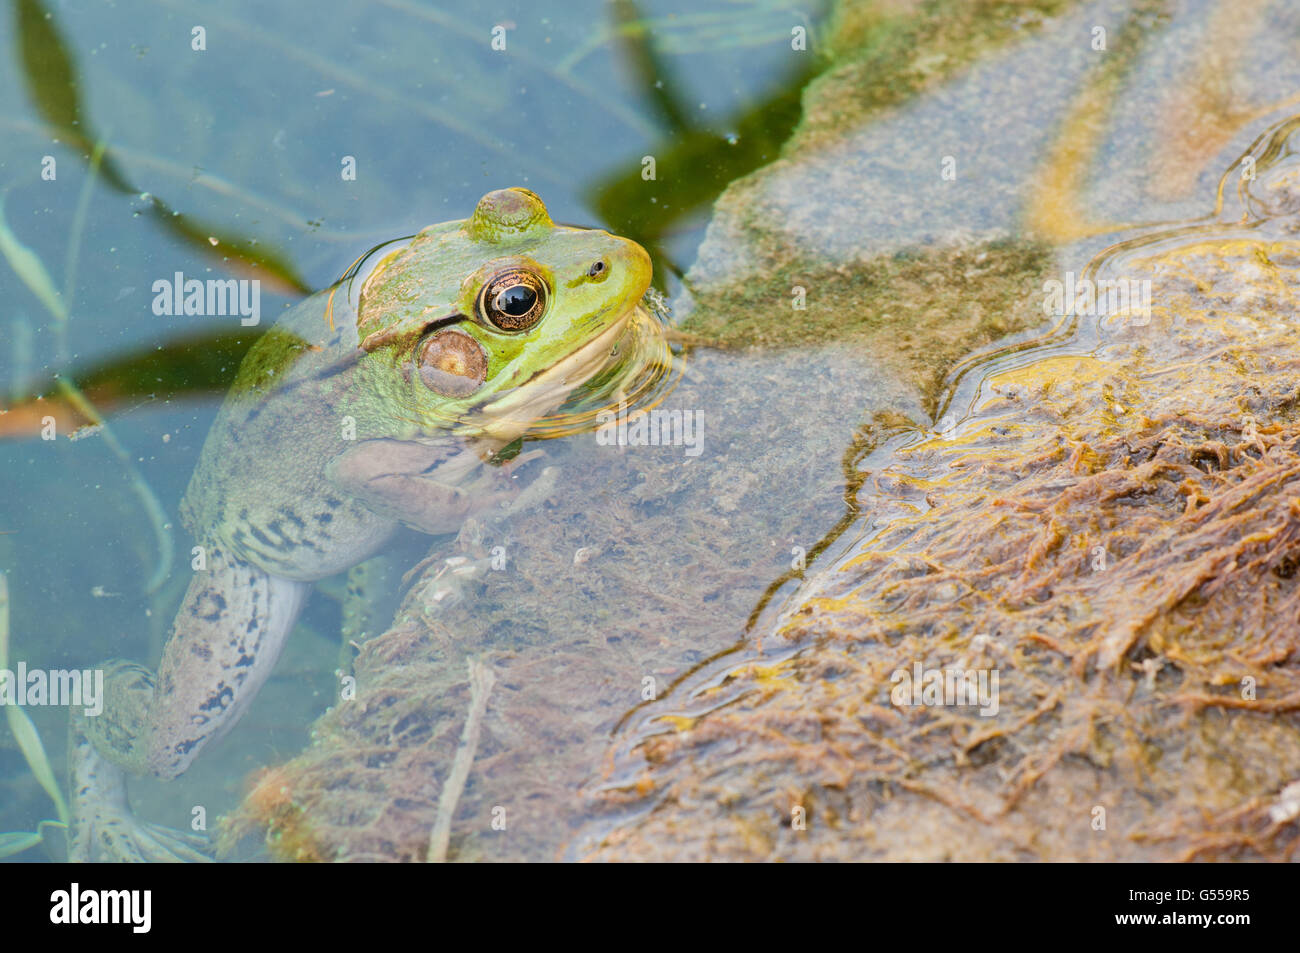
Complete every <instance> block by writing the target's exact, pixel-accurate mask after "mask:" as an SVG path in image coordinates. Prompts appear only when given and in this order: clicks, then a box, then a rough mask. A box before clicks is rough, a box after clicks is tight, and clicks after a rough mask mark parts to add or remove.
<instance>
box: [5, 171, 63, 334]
mask: <svg viewBox="0 0 1300 953" xmlns="http://www.w3.org/2000/svg"><path fill="white" fill-rule="evenodd" d="M0 255H4V257H5V260H6V261H8V262H9V267H10V268H12V269H13V270H14V272H15V274H17V275H18V277H19V278H21V279H22V282H23V284H25V285H26V286H27V287H28V288H30V289H31V291H32V294H34V295H36V297H37V298H39V299H40V301H41V304H43V305H45V307H46V308H48V309H49V311H50V313H51V314H52V315H54V317H55V318H57V319H58V320H59V321H60V322H63V321H67V320H68V309H67V307H66V305H65V304H64V302H63V299H62V298H60V297H59V292H58V291H57V290H55V287H54V282H53V281H52V280H51V278H50V273H49V272H48V271H46V270H45V265H44V264H43V263H42V262H41V259H40V256H39V255H37V254H36V252H34V251H32V250H31V249H30V248H28V247H27V246H26V245H24V244H23V243H22V242H21V241H19V240H18V236H17V235H15V234H14V233H13V232H12V231H10V229H9V223H8V222H7V221H6V220H5V209H4V196H3V195H0Z"/></svg>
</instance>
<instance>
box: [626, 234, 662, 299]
mask: <svg viewBox="0 0 1300 953" xmlns="http://www.w3.org/2000/svg"><path fill="white" fill-rule="evenodd" d="M620 241H621V243H620V245H619V258H620V261H619V264H620V265H621V266H622V267H623V268H626V269H627V272H628V274H627V279H626V281H625V285H626V286H627V287H628V288H629V289H630V290H631V295H630V297H635V298H638V299H639V298H640V297H641V296H642V295H643V294H645V293H646V289H647V288H649V287H650V279H651V278H652V277H653V276H654V265H653V264H652V263H651V261H650V253H649V252H647V251H646V250H645V249H644V248H642V247H641V246H640V245H638V244H637V243H636V242H634V241H632V240H631V239H630V238H624V239H621V240H620Z"/></svg>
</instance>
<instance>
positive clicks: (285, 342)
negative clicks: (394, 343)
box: [181, 291, 393, 580]
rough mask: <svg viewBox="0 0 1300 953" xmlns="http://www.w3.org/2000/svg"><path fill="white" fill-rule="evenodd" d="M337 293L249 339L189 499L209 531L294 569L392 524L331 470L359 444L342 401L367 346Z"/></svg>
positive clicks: (330, 558)
mask: <svg viewBox="0 0 1300 953" xmlns="http://www.w3.org/2000/svg"><path fill="white" fill-rule="evenodd" d="M337 297H338V298H341V297H342V295H339V296H337ZM329 302H330V292H329V291H323V292H320V293H318V294H316V295H313V296H312V297H310V298H308V299H307V300H305V301H302V302H300V303H299V304H298V305H296V306H295V307H294V308H292V309H291V310H290V311H289V312H288V313H287V314H285V316H284V317H283V318H281V319H280V320H279V321H278V322H277V323H276V324H275V325H274V326H273V327H272V328H271V329H270V330H268V331H267V332H266V333H265V334H264V335H263V336H262V337H261V338H260V339H259V340H258V341H257V343H256V344H254V345H253V347H252V348H251V349H250V350H249V352H248V354H247V355H246V356H245V358H244V361H243V363H242V364H241V365H240V367H239V371H238V373H237V375H236V377H235V383H234V384H233V386H232V387H231V389H230V393H229V395H228V396H227V397H226V400H225V403H223V404H222V407H221V410H220V411H219V413H218V415H217V419H216V421H215V422H214V424H213V426H212V430H211V432H210V433H209V434H208V438H207V441H206V442H205V443H204V445H203V451H202V453H201V455H200V458H199V464H198V466H197V467H196V468H195V472H194V476H193V478H192V479H191V480H190V485H189V489H188V490H187V491H186V494H185V499H184V501H183V502H182V504H181V515H182V518H183V520H184V522H185V524H186V525H187V526H188V527H189V528H190V530H191V531H192V532H193V533H194V535H195V537H196V539H197V540H198V541H199V542H200V543H204V542H207V543H216V544H220V545H224V546H225V547H227V548H228V549H229V550H230V551H231V552H233V553H234V554H235V555H237V556H238V557H239V558H241V559H243V560H245V561H247V562H251V563H253V564H255V565H258V566H260V567H261V568H263V569H265V570H266V571H267V572H270V573H273V574H275V575H279V576H283V577H285V578H289V579H303V580H311V579H319V578H322V577H324V576H328V575H332V574H333V573H335V572H339V571H342V570H343V569H346V568H347V567H348V566H351V565H353V564H354V563H356V562H357V561H358V557H357V553H358V552H359V551H366V550H368V551H373V550H374V548H376V547H377V546H378V545H380V544H381V543H382V541H383V540H384V539H385V538H387V536H388V535H389V534H390V533H391V532H392V529H393V524H392V523H391V522H389V521H387V520H384V519H381V518H379V517H377V516H376V515H375V514H373V513H372V512H371V511H369V510H367V509H366V508H364V507H363V506H361V504H359V503H357V502H356V501H354V500H352V499H350V498H348V497H347V495H346V494H344V493H342V492H340V491H339V490H338V489H337V488H335V487H334V486H333V485H332V484H330V482H329V481H328V479H327V478H326V476H325V468H326V467H327V466H328V464H329V463H330V461H331V460H333V459H334V458H335V457H337V456H338V455H339V454H340V453H342V452H343V451H345V450H346V449H348V448H349V447H350V446H354V445H355V444H354V443H352V442H351V440H352V439H353V438H354V437H355V426H354V424H350V423H349V422H348V421H347V420H346V419H345V418H346V417H347V413H346V411H345V409H344V407H343V405H344V402H345V400H346V398H347V396H348V393H349V390H350V388H351V386H352V376H353V370H354V368H355V366H356V360H357V357H358V355H359V354H360V353H361V352H360V351H359V350H358V348H357V339H356V329H355V324H354V322H353V321H352V320H349V317H348V315H347V314H342V313H336V314H335V315H334V318H335V320H334V321H333V326H332V327H331V322H330V320H329V318H328V317H327V314H326V308H327V306H328V305H329ZM334 308H335V311H336V312H338V311H339V310H340V309H339V308H338V303H337V300H336V303H335V305H334ZM342 310H346V309H342Z"/></svg>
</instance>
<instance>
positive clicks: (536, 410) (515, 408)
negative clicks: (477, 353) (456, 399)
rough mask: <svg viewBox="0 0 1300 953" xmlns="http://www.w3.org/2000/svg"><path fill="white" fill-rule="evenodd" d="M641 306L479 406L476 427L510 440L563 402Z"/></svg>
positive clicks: (600, 362) (601, 361)
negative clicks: (557, 359)
mask: <svg viewBox="0 0 1300 953" xmlns="http://www.w3.org/2000/svg"><path fill="white" fill-rule="evenodd" d="M640 307H641V305H640V303H637V304H635V305H633V306H632V307H630V308H628V309H627V310H626V311H624V312H623V313H622V314H621V315H619V317H618V318H617V319H616V320H615V321H614V323H613V324H611V325H610V326H609V327H607V328H606V329H605V330H604V331H601V332H600V334H598V335H596V336H595V337H594V338H592V339H591V340H590V341H588V342H587V343H586V344H584V345H582V347H580V348H577V349H576V350H574V351H573V352H572V353H571V354H568V355H566V356H565V357H564V358H562V359H561V360H559V361H556V362H555V363H554V364H552V365H551V366H550V367H548V368H546V369H544V370H541V371H538V372H537V373H536V374H534V375H533V376H532V377H531V378H529V380H528V381H527V382H525V383H524V384H521V385H520V386H519V387H515V388H512V389H510V390H509V391H507V392H506V393H505V394H503V395H502V396H500V397H498V398H497V399H496V400H494V401H492V402H491V403H488V404H484V405H483V406H482V407H480V408H479V409H478V411H477V413H476V414H475V418H476V420H481V423H479V424H478V429H480V430H481V432H482V433H483V434H484V435H486V436H488V437H491V438H496V439H499V440H504V441H506V442H509V441H511V440H514V439H515V438H516V437H518V436H520V435H521V434H522V433H523V432H524V431H525V430H527V429H528V428H529V426H531V425H532V424H534V423H536V421H537V420H539V419H540V418H542V417H544V416H546V415H547V414H549V413H550V412H551V411H553V410H555V409H556V408H557V407H559V406H560V405H561V404H563V403H564V401H565V399H566V398H567V397H568V396H569V394H571V393H572V392H573V391H574V390H575V389H576V388H578V387H581V386H582V385H583V384H585V383H586V382H587V381H589V380H590V379H591V378H592V377H593V376H595V375H596V374H597V373H598V372H599V371H600V370H601V368H602V367H604V366H605V362H606V361H607V360H608V359H609V355H610V352H611V351H612V350H613V348H614V344H615V342H616V341H618V339H619V337H620V336H621V335H622V334H623V331H624V330H625V329H626V328H627V326H628V324H629V323H630V322H631V321H632V319H633V317H634V316H635V315H636V314H637V310H638V309H639V308H640Z"/></svg>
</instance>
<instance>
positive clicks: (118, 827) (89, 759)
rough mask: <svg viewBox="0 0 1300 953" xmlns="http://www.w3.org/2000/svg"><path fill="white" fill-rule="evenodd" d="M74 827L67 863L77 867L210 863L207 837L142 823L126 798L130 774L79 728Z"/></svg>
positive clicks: (76, 735)
mask: <svg viewBox="0 0 1300 953" xmlns="http://www.w3.org/2000/svg"><path fill="white" fill-rule="evenodd" d="M71 742H72V752H71V758H72V783H73V788H72V793H73V808H72V815H73V816H72V827H71V830H70V832H69V847H68V859H69V860H70V861H73V862H74V863H77V862H79V863H123V862H125V863H178V862H191V863H204V862H208V861H211V860H212V847H211V845H210V843H209V842H208V839H207V838H206V837H203V836H201V835H198V834H191V833H187V832H185V831H178V830H173V829H171V828H169V827H162V826H160V825H158V824H150V823H147V822H145V821H141V820H139V819H138V818H136V816H135V815H134V814H132V813H131V807H130V805H129V804H128V803H127V799H126V774H125V772H123V771H122V769H121V768H119V767H118V766H117V765H115V764H113V763H112V762H111V761H109V760H108V759H107V758H105V757H104V756H103V755H101V754H100V753H99V752H98V751H97V750H95V746H94V745H93V744H91V743H90V739H89V738H87V737H86V734H85V732H83V731H81V730H80V729H79V728H78V727H77V725H76V724H75V720H74V725H73V730H72V738H71Z"/></svg>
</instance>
